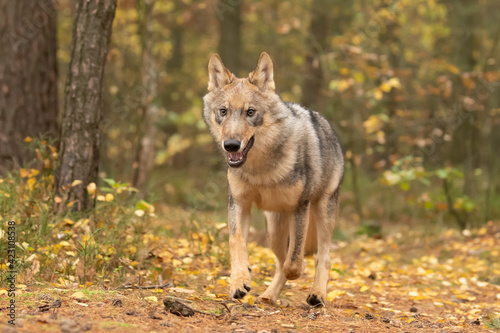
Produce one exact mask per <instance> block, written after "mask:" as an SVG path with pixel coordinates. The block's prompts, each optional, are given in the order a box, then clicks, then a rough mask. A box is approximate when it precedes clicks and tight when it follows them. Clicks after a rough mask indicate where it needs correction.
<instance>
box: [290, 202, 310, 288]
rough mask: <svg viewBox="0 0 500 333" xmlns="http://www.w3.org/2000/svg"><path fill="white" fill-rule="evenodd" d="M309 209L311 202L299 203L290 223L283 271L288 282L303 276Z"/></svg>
mask: <svg viewBox="0 0 500 333" xmlns="http://www.w3.org/2000/svg"><path fill="white" fill-rule="evenodd" d="M309 208H310V203H309V201H302V202H299V204H298V205H297V209H296V210H295V212H294V216H293V220H292V222H291V223H290V245H289V247H288V253H287V255H286V260H285V264H284V265H283V271H284V273H285V276H286V278H287V279H288V280H295V279H298V278H299V277H300V276H301V275H302V270H303V266H304V248H305V239H306V236H307V226H308V224H309Z"/></svg>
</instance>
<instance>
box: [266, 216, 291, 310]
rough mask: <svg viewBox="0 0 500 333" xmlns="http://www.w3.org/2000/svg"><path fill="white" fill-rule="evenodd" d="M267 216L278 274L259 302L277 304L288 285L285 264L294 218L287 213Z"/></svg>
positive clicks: (275, 274)
mask: <svg viewBox="0 0 500 333" xmlns="http://www.w3.org/2000/svg"><path fill="white" fill-rule="evenodd" d="M264 214H265V216H266V224H267V233H268V235H269V246H270V248H271V250H272V251H273V252H274V254H275V255H276V272H275V273H274V278H273V281H272V282H271V284H270V285H269V287H268V288H267V289H266V291H265V292H264V293H263V294H262V295H261V296H260V297H259V300H261V301H264V302H268V301H272V302H276V300H277V299H278V296H279V295H280V293H281V291H282V290H283V287H284V286H285V283H286V276H285V273H284V272H283V264H284V263H285V259H286V252H287V248H288V230H289V224H290V220H291V218H292V216H291V215H290V214H287V213H278V212H264Z"/></svg>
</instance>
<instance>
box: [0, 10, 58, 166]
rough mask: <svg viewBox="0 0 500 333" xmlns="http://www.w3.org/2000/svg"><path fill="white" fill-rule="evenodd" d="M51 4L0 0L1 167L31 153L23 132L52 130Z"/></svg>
mask: <svg viewBox="0 0 500 333" xmlns="http://www.w3.org/2000/svg"><path fill="white" fill-rule="evenodd" d="M56 16H57V12H56V8H55V3H54V2H53V1H52V0H43V1H28V0H17V1H12V0H0V45H1V51H0V173H3V172H5V171H7V170H9V169H12V168H13V167H14V166H15V165H16V164H23V163H25V162H27V161H29V160H30V159H31V158H33V156H34V155H32V152H30V151H27V150H26V149H24V148H23V146H22V141H23V139H24V138H25V137H27V136H31V137H37V136H39V135H41V134H44V133H50V134H55V133H56V132H57V62H56V49H57V40H56Z"/></svg>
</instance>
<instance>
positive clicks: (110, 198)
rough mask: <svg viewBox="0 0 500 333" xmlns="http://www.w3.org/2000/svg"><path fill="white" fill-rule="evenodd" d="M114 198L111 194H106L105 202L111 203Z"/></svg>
mask: <svg viewBox="0 0 500 333" xmlns="http://www.w3.org/2000/svg"><path fill="white" fill-rule="evenodd" d="M114 198H115V197H114V196H113V194H111V193H108V194H106V202H110V201H113V199H114Z"/></svg>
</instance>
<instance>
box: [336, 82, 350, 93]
mask: <svg viewBox="0 0 500 333" xmlns="http://www.w3.org/2000/svg"><path fill="white" fill-rule="evenodd" d="M349 86H350V84H349V82H348V81H347V80H340V81H339V82H338V84H337V89H338V91H340V92H343V91H345V90H347V89H348V88H349Z"/></svg>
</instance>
